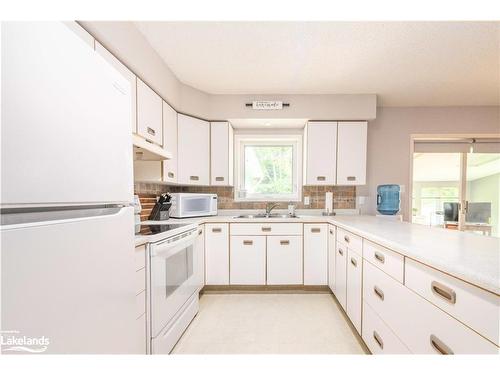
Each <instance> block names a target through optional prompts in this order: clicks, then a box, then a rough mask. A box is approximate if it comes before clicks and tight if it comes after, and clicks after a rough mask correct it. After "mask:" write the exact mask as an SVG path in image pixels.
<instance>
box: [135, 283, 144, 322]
mask: <svg viewBox="0 0 500 375" xmlns="http://www.w3.org/2000/svg"><path fill="white" fill-rule="evenodd" d="M145 313H146V291H145V290H143V291H142V293H139V294H138V295H136V296H135V317H136V318H140V317H141V316H142V315H144V314H145Z"/></svg>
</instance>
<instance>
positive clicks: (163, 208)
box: [149, 193, 172, 221]
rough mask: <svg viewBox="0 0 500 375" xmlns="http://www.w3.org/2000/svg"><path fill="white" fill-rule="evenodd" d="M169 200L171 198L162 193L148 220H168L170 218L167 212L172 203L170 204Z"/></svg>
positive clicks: (167, 194)
mask: <svg viewBox="0 0 500 375" xmlns="http://www.w3.org/2000/svg"><path fill="white" fill-rule="evenodd" d="M171 199H172V196H171V195H170V194H169V193H163V194H162V195H160V196H159V197H158V200H157V201H156V203H155V205H154V207H153V209H152V210H151V213H150V214H149V220H155V221H158V220H168V219H169V217H170V216H169V214H168V211H169V210H170V207H171V206H172V203H171V202H170V200H171Z"/></svg>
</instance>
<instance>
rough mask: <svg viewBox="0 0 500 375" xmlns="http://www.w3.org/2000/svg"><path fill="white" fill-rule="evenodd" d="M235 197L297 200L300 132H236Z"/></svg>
mask: <svg viewBox="0 0 500 375" xmlns="http://www.w3.org/2000/svg"><path fill="white" fill-rule="evenodd" d="M235 146H236V153H235V156H236V163H235V165H236V184H235V186H236V189H235V200H236V201H239V202H243V201H253V202H255V201H257V202H258V201H300V200H301V194H302V190H301V188H302V185H301V183H300V181H301V178H302V174H301V165H302V164H301V163H302V158H301V155H302V136H301V135H274V136H273V135H265V136H264V135H260V136H258V135H246V134H240V135H236V136H235Z"/></svg>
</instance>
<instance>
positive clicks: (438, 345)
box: [430, 335, 453, 354]
mask: <svg viewBox="0 0 500 375" xmlns="http://www.w3.org/2000/svg"><path fill="white" fill-rule="evenodd" d="M430 342H431V346H432V347H433V348H434V350H435V351H437V352H438V353H439V354H453V350H451V349H450V347H449V346H448V345H446V344H445V343H444V342H442V341H441V340H440V339H438V338H437V337H436V336H435V335H431V336H430Z"/></svg>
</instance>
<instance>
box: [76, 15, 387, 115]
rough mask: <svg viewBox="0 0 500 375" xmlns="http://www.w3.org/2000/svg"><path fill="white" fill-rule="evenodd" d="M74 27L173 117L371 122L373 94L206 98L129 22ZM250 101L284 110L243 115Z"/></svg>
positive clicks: (373, 103) (101, 22)
mask: <svg viewBox="0 0 500 375" xmlns="http://www.w3.org/2000/svg"><path fill="white" fill-rule="evenodd" d="M79 23H80V25H81V26H82V27H83V28H85V29H86V30H87V31H88V32H89V33H90V34H92V36H93V37H94V38H96V40H98V41H99V42H100V43H101V44H102V45H103V46H104V47H105V48H106V49H108V50H109V51H110V52H111V53H113V54H114V55H115V56H116V57H117V58H118V59H120V60H121V61H122V62H123V63H124V64H125V65H127V67H128V68H129V69H130V70H132V71H133V72H134V73H135V74H136V75H137V76H138V77H139V78H141V79H142V80H143V81H144V82H146V83H147V84H148V85H149V86H150V87H151V88H152V89H153V90H155V91H156V92H157V93H158V94H159V95H160V96H161V97H163V98H164V99H165V100H166V101H167V102H168V103H169V104H170V105H172V106H173V107H174V108H175V109H176V110H177V111H178V112H182V113H185V114H189V115H193V116H197V117H201V118H204V119H207V120H227V119H236V118H238V119H241V118H305V119H313V120H371V119H374V118H375V117H376V110H377V102H376V101H377V96H376V95H375V94H360V95H282V94H276V95H211V94H207V93H205V92H203V91H200V90H197V89H195V88H193V87H190V86H188V85H185V84H183V83H182V82H180V81H179V80H178V79H177V77H176V76H175V75H174V74H173V72H172V71H171V70H170V68H169V67H168V66H167V65H166V64H165V62H164V61H163V60H162V58H161V57H160V56H159V55H158V54H157V53H156V51H155V50H154V49H153V48H152V47H151V45H150V44H149V43H148V42H147V40H146V39H145V38H144V36H143V35H142V34H141V33H140V32H139V30H138V29H137V28H136V27H135V26H134V24H133V23H132V22H112V21H79ZM179 53H182V51H179ZM252 100H283V101H285V102H288V103H290V107H289V108H285V109H283V110H280V111H255V110H251V109H247V108H246V107H245V103H247V102H251V101H252Z"/></svg>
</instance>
